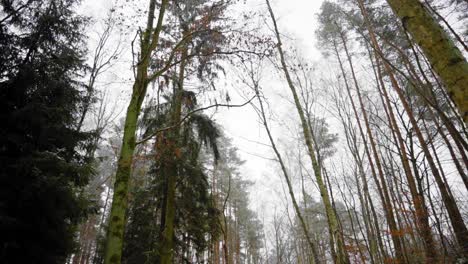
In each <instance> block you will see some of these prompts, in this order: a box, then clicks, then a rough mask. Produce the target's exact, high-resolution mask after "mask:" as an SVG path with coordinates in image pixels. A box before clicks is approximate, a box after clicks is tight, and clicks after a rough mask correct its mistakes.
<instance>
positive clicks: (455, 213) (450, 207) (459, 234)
mask: <svg viewBox="0 0 468 264" xmlns="http://www.w3.org/2000/svg"><path fill="white" fill-rule="evenodd" d="M409 1H410V2H412V1H413V0H409ZM359 6H360V9H361V12H362V15H363V17H364V19H365V23H366V26H367V28H368V30H369V34H370V38H371V42H372V45H373V46H374V49H375V50H376V52H377V56H383V55H384V54H383V52H382V50H381V48H380V46H379V44H378V42H377V39H376V37H375V34H374V30H373V28H372V25H371V23H370V21H369V18H368V15H367V11H366V9H365V7H364V5H363V2H362V0H359ZM382 60H383V64H384V67H385V72H386V73H387V74H388V76H389V78H390V81H391V84H392V87H393V89H394V90H395V92H396V93H397V95H398V97H399V99H400V101H401V103H402V105H403V108H404V109H405V111H406V113H407V115H408V118H409V120H410V122H411V125H412V127H413V129H414V132H415V134H416V137H417V138H418V141H419V143H420V147H421V149H422V150H423V152H424V155H425V156H426V160H427V162H428V163H429V167H430V168H431V171H432V174H433V176H434V178H435V180H436V183H437V186H438V188H439V190H440V192H441V195H442V200H443V201H444V204H445V206H446V208H447V212H448V215H449V218H450V222H451V224H452V226H453V229H454V231H455V236H456V238H457V242H458V244H459V246H460V247H461V252H464V253H463V255H467V254H468V230H467V228H466V225H465V223H464V221H463V217H462V215H461V213H460V211H459V209H458V206H457V204H456V201H455V200H454V198H453V197H452V196H451V195H450V193H449V190H448V188H449V186H448V185H446V184H445V183H444V181H443V179H442V177H441V175H440V172H439V169H438V168H437V166H436V164H435V162H434V159H433V157H432V154H431V153H430V151H429V148H428V146H427V144H426V142H425V139H424V137H423V135H422V133H421V130H420V128H419V126H418V123H417V121H416V119H415V117H414V115H413V112H412V109H411V108H410V106H409V104H408V102H407V100H406V98H405V96H404V94H403V91H402V90H401V88H400V86H399V84H398V81H397V80H396V77H395V76H394V74H393V70H392V68H391V66H390V65H389V63H388V62H387V61H386V60H385V58H382ZM467 76H468V75H467ZM467 83H468V82H467ZM465 121H466V120H465Z"/></svg>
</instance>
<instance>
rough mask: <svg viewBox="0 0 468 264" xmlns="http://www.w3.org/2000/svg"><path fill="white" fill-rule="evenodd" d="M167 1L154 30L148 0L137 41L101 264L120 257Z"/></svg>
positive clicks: (152, 8) (152, 6) (152, 9)
mask: <svg viewBox="0 0 468 264" xmlns="http://www.w3.org/2000/svg"><path fill="white" fill-rule="evenodd" d="M168 1H169V0H163V1H162V3H161V7H160V10H159V17H158V21H157V26H156V28H155V29H154V30H153V22H154V13H155V9H156V0H150V3H149V12H148V21H147V26H146V29H145V32H144V33H143V34H144V35H143V38H142V41H141V44H140V47H141V48H140V50H141V54H140V58H139V61H138V64H137V65H136V68H137V75H136V78H135V83H134V84H133V90H132V97H131V100H130V103H129V105H128V108H127V115H126V118H125V127H124V135H123V139H122V148H121V150H120V156H119V160H118V164H117V172H116V175H115V184H114V195H113V200H112V207H111V212H110V215H109V227H108V231H107V237H106V245H105V251H104V263H105V264H116V263H120V262H121V258H122V249H123V236H124V229H125V220H126V214H127V212H126V211H127V206H128V200H127V196H128V185H129V179H130V175H131V170H132V163H133V152H134V151H135V146H136V139H135V132H136V128H137V121H138V116H139V114H140V110H141V105H142V103H143V99H144V98H145V95H146V89H147V87H148V80H147V75H148V66H149V61H150V56H151V53H152V51H153V50H154V49H155V48H156V46H157V43H158V40H159V33H160V32H161V29H162V22H163V19H164V12H165V10H166V7H167V3H168Z"/></svg>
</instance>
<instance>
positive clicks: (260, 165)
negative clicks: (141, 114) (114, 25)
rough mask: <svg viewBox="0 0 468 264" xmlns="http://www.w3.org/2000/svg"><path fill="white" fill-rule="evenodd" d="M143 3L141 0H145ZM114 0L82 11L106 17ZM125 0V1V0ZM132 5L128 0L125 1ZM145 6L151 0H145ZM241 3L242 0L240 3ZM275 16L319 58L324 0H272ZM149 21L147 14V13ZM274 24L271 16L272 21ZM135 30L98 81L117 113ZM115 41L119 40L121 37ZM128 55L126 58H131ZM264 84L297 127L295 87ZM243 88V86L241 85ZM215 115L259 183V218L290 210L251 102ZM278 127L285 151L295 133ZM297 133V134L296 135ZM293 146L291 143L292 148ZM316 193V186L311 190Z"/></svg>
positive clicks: (254, 200) (290, 38)
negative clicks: (319, 24)
mask: <svg viewBox="0 0 468 264" xmlns="http://www.w3.org/2000/svg"><path fill="white" fill-rule="evenodd" d="M140 1H141V0H140ZM112 2H113V1H112V0H99V1H98V0H85V1H84V2H83V5H82V10H83V12H84V13H85V14H86V15H89V16H91V17H94V18H101V19H102V18H104V17H106V14H107V12H108V10H109V9H110V7H111V6H112V4H111V3H112ZM120 2H123V3H125V2H124V1H123V0H121V1H120ZM128 2H130V3H132V1H127V2H126V3H128ZM142 2H143V3H144V7H145V8H146V6H147V2H148V1H146V0H145V1H142ZM240 2H242V1H240ZM247 2H248V4H246V6H249V7H248V8H251V7H252V6H253V7H254V8H258V9H260V10H263V12H265V13H266V12H267V9H266V5H265V3H264V1H263V0H247ZM271 2H272V5H273V9H274V12H275V15H276V17H277V20H278V25H279V28H280V30H281V31H282V32H283V34H284V36H283V38H284V39H283V42H287V43H288V44H289V45H291V44H292V45H294V46H295V47H297V48H298V49H299V50H300V52H301V53H302V55H303V56H304V57H305V58H306V60H307V61H310V62H313V61H318V60H319V58H320V53H319V52H318V50H317V49H316V48H315V36H314V31H315V30H316V28H317V23H316V13H317V12H318V11H319V8H320V5H321V3H322V0H271ZM142 18H143V19H144V18H145V16H142ZM267 22H268V23H269V24H271V23H270V20H268V21H267ZM95 32H100V26H99V23H96V25H95V26H94V27H93V29H92V31H91V32H90V33H89V35H90V36H91V42H92V41H93V40H94V37H95V36H96V33H95ZM134 34H135V33H134V32H133V33H131V34H130V35H127V36H124V37H122V38H123V39H122V40H124V43H125V44H124V45H126V46H125V47H124V48H125V50H124V56H123V59H121V60H120V62H119V64H118V65H116V69H113V70H112V71H111V72H108V73H107V74H106V75H105V76H103V78H101V79H100V80H99V81H98V84H100V85H101V86H102V87H106V88H107V89H108V91H109V94H110V95H111V101H113V102H117V106H118V109H119V110H118V111H120V112H121V113H122V115H123V114H124V113H125V109H126V107H127V103H128V100H129V98H130V93H131V85H132V73H131V70H130V69H131V68H130V67H131V56H130V54H131V48H130V44H129V41H128V40H129V39H131V38H133V36H134ZM115 41H119V39H118V37H116V38H115ZM126 58H127V59H126ZM263 85H264V86H265V87H271V90H266V91H265V95H266V96H267V97H268V100H269V103H270V105H271V106H274V109H272V111H273V112H274V113H275V114H276V117H277V118H278V119H280V120H282V121H284V122H285V123H286V124H288V125H289V126H291V127H292V129H294V124H297V123H296V120H297V119H296V116H297V114H296V112H295V110H294V109H292V108H290V107H291V105H290V104H289V103H288V102H287V101H286V99H284V98H281V97H285V98H290V91H289V89H287V87H286V86H285V83H284V82H280V80H278V79H276V80H274V79H273V80H272V83H268V82H264V83H263ZM239 89H242V87H239ZM230 95H231V98H232V101H231V103H232V104H239V103H243V101H244V100H243V99H241V98H239V97H238V96H236V91H230ZM215 119H216V121H217V122H218V123H220V124H221V125H222V126H223V127H224V128H225V133H226V135H227V136H228V137H230V138H232V139H233V143H234V145H235V146H236V147H237V148H238V149H239V154H240V156H241V158H242V159H244V160H245V161H246V163H245V164H244V166H243V168H241V171H242V172H243V176H244V177H245V178H246V179H248V180H251V181H253V182H254V183H255V184H254V186H252V188H251V191H250V192H251V208H252V209H253V210H255V211H257V212H258V214H259V217H260V218H265V219H267V223H265V224H268V222H269V221H270V220H268V219H271V215H272V213H273V211H274V210H277V211H279V212H281V211H284V210H285V205H284V201H283V200H284V193H283V191H282V188H281V186H282V185H281V181H282V180H281V179H282V177H283V176H282V174H281V172H280V171H279V169H278V168H277V165H276V163H275V162H272V161H269V160H266V159H264V158H261V157H259V156H262V157H267V158H273V157H274V156H273V152H272V151H271V149H270V148H268V147H265V146H262V145H261V144H257V143H254V142H262V143H265V144H268V145H269V141H268V138H267V137H266V134H265V133H264V128H263V126H261V125H260V124H259V122H258V118H257V115H256V114H255V112H254V111H253V110H252V108H251V107H250V106H245V107H243V108H231V109H226V108H224V109H219V110H218V112H217V114H216V115H215ZM271 125H272V126H273V127H275V128H276V129H275V130H274V131H273V133H274V137H275V138H276V139H277V141H278V142H277V144H278V145H279V146H280V147H281V148H282V149H284V150H288V148H285V147H283V145H284V140H285V139H287V138H288V137H289V136H291V135H292V134H291V133H289V134H284V128H283V129H281V130H280V129H279V128H278V127H279V125H278V123H272V124H271ZM292 136H296V135H292ZM288 147H289V146H288ZM312 191H314V190H312Z"/></svg>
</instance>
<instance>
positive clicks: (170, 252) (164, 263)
mask: <svg viewBox="0 0 468 264" xmlns="http://www.w3.org/2000/svg"><path fill="white" fill-rule="evenodd" d="M187 56H188V48H187V47H186V46H184V47H183V48H182V54H181V59H180V61H181V62H180V67H179V76H178V77H177V83H176V85H175V87H176V89H175V91H174V99H173V105H172V115H171V125H172V126H175V128H173V129H171V130H169V131H166V132H167V137H166V146H165V149H164V153H165V154H166V155H167V157H165V160H164V161H163V163H164V164H163V165H162V167H163V173H164V174H165V175H166V177H167V193H166V195H167V198H166V215H165V216H164V218H165V221H164V230H163V233H162V245H161V252H160V256H161V258H160V261H161V264H172V262H173V256H174V220H175V211H176V203H175V196H176V182H177V178H178V166H177V162H178V160H177V157H176V148H178V147H180V146H179V137H180V135H179V134H180V133H179V131H180V129H179V127H178V126H176V125H177V124H178V123H179V122H180V119H181V114H182V100H183V89H184V88H183V87H184V78H185V67H186V63H187V61H186V60H187Z"/></svg>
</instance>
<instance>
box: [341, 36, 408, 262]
mask: <svg viewBox="0 0 468 264" xmlns="http://www.w3.org/2000/svg"><path fill="white" fill-rule="evenodd" d="M333 44H334V50H335V55H336V57H337V59H338V62H339V65H340V69H341V72H342V75H343V78H344V81H345V87H346V92H347V94H348V97H349V99H350V101H351V105H352V108H353V112H354V115H355V117H356V121H357V123H358V127H359V131H360V134H361V138H362V140H363V141H364V142H366V137H365V133H364V130H363V128H362V125H361V123H360V121H359V115H358V112H357V108H356V105H355V103H354V99H353V96H352V95H351V91H350V87H349V84H348V82H347V79H346V74H345V70H344V68H343V63H342V61H341V58H340V55H339V53H338V47H337V46H336V43H333ZM362 111H363V113H365V109H362ZM364 118H365V120H364V123H365V125H366V131H367V136H368V137H369V144H370V146H371V150H372V153H373V154H374V160H375V162H376V165H374V160H373V159H372V156H371V154H370V152H371V151H370V150H369V147H368V146H367V145H365V146H364V149H365V151H366V155H367V158H368V160H369V165H370V168H371V172H372V175H373V177H374V180H375V183H376V185H377V189H378V191H379V195H380V198H381V201H382V205H383V207H384V213H385V217H386V220H387V224H388V226H389V228H390V236H391V238H392V242H393V246H394V247H395V255H396V259H397V261H402V260H403V259H404V253H403V249H402V246H401V241H400V238H399V236H398V226H397V223H396V222H395V215H394V212H393V207H392V205H391V200H390V195H389V192H388V188H387V184H386V180H385V178H384V175H383V171H382V167H381V165H380V158H379V156H378V153H377V149H376V146H375V141H374V137H373V135H372V131H371V130H370V127H369V124H368V121H367V115H366V114H364ZM376 166H377V171H376V169H375V167H376ZM377 172H378V176H379V178H380V183H379V179H378V178H377Z"/></svg>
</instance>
